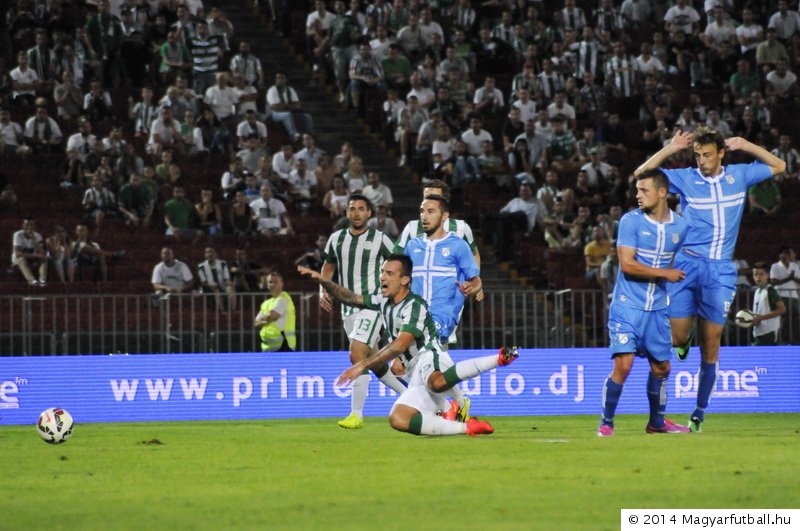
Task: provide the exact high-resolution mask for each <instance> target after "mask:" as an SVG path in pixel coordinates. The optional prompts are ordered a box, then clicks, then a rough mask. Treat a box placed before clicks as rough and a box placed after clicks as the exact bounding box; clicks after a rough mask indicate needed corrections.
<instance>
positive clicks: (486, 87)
mask: <svg viewBox="0 0 800 531" xmlns="http://www.w3.org/2000/svg"><path fill="white" fill-rule="evenodd" d="M472 102H473V103H474V104H475V112H477V113H478V114H480V115H481V116H484V117H486V116H499V115H500V114H501V113H502V112H503V110H504V109H505V105H506V103H505V99H504V98H503V93H502V92H501V91H500V89H498V88H497V87H496V86H495V78H494V77H492V76H487V77H486V78H485V79H484V81H483V86H482V87H481V88H479V89H477V90H476V91H475V95H474V97H473V99H472Z"/></svg>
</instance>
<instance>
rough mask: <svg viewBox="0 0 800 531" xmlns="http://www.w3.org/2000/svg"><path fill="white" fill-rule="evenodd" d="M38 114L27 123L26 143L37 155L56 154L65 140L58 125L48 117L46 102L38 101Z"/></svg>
mask: <svg viewBox="0 0 800 531" xmlns="http://www.w3.org/2000/svg"><path fill="white" fill-rule="evenodd" d="M37 101H38V103H41V105H37V106H36V114H35V115H34V116H33V117H31V118H29V119H28V121H27V122H25V129H24V135H25V142H26V143H27V144H28V145H29V146H30V147H31V149H32V150H33V152H34V154H35V155H42V154H46V153H56V152H57V151H58V146H59V145H60V144H61V141H62V140H63V139H64V135H63V134H62V133H61V128H60V127H59V126H58V123H57V122H56V121H55V120H53V119H52V118H50V117H49V116H48V115H47V107H46V101H44V100H43V99H41V98H40V100H37Z"/></svg>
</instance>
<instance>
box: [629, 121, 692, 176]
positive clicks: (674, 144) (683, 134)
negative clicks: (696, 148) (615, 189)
mask: <svg viewBox="0 0 800 531" xmlns="http://www.w3.org/2000/svg"><path fill="white" fill-rule="evenodd" d="M690 147H692V133H689V132H687V131H681V130H680V129H678V130H677V131H676V132H675V136H673V137H672V140H670V142H669V144H667V145H666V146H664V147H663V148H661V149H660V150H658V151H656V152H655V154H653V155H652V156H651V157H650V158H649V159H647V160H646V161H645V162H644V164H642V165H641V166H639V167H638V168H636V171H634V172H633V173H634V175H637V176H638V175H640V174H642V173H644V172H646V171H647V170H654V169H656V168H660V167H661V165H662V164H663V163H664V161H665V160H667V159H668V158H670V157H671V156H672V155H674V154H675V153H678V152H679V151H682V150H684V149H686V148H690Z"/></svg>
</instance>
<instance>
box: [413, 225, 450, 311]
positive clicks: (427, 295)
mask: <svg viewBox="0 0 800 531" xmlns="http://www.w3.org/2000/svg"><path fill="white" fill-rule="evenodd" d="M424 241H425V256H424V258H423V261H422V264H421V265H416V264H415V265H414V269H413V272H412V274H411V277H412V278H414V277H416V278H420V279H422V293H420V295H421V296H422V298H423V299H424V300H425V302H427V303H428V304H430V302H431V299H432V298H433V285H434V278H452V279H453V281H454V282H455V281H456V280H457V279H458V268H457V267H455V266H454V265H453V266H445V265H437V264H436V250H437V247H436V244H437V243H439V242H440V241H442V240H428V239H425V240H424ZM439 252H440V254H441V255H442V256H443V257H446V256H448V255H449V254H450V249H449V248H447V247H444V248H442V247H440V248H439ZM451 263H453V262H451Z"/></svg>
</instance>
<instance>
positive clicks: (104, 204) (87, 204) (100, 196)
mask: <svg viewBox="0 0 800 531" xmlns="http://www.w3.org/2000/svg"><path fill="white" fill-rule="evenodd" d="M81 204H82V205H83V213H84V216H85V217H86V219H90V220H93V221H94V223H95V229H96V230H97V232H98V233H99V232H100V231H101V229H102V227H103V221H104V220H105V219H106V218H116V217H119V211H118V209H117V200H116V198H115V197H114V193H113V192H112V191H111V190H109V189H108V188H107V187H106V186H105V184H104V180H103V177H102V175H99V174H95V176H94V177H93V178H92V186H91V187H90V188H87V189H86V191H85V192H84V194H83V200H82V201H81Z"/></svg>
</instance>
